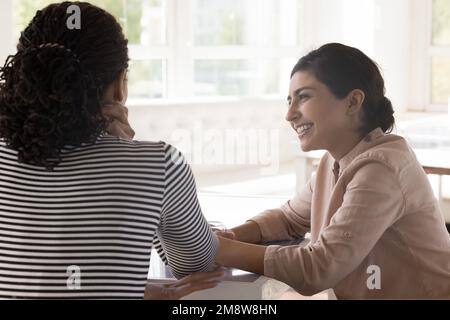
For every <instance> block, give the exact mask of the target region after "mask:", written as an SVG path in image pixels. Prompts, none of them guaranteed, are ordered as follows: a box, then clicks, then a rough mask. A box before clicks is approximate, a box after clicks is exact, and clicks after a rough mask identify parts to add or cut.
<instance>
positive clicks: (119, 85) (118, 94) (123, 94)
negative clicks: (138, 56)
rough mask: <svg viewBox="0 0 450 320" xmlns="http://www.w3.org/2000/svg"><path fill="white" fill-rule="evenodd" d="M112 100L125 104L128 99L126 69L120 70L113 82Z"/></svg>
mask: <svg viewBox="0 0 450 320" xmlns="http://www.w3.org/2000/svg"><path fill="white" fill-rule="evenodd" d="M113 90H114V93H113V95H114V100H115V101H118V102H120V103H122V104H125V103H126V101H127V99H128V70H126V69H125V70H123V71H121V72H120V73H119V74H118V76H117V78H116V80H114V84H113Z"/></svg>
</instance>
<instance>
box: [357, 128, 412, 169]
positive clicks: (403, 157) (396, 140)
mask: <svg viewBox="0 0 450 320" xmlns="http://www.w3.org/2000/svg"><path fill="white" fill-rule="evenodd" d="M353 162H354V164H358V163H360V162H364V163H370V162H377V163H380V164H383V165H385V166H386V167H388V168H389V169H391V170H393V171H394V172H395V171H400V170H402V169H404V168H406V167H408V165H409V164H411V163H416V162H417V159H416V156H415V154H414V151H413V149H412V148H411V146H410V145H409V143H408V142H407V140H406V139H405V138H404V137H402V136H399V135H395V134H385V135H383V136H382V137H380V138H378V139H377V141H374V142H373V145H372V146H371V147H370V148H367V149H366V150H365V151H364V152H362V153H361V154H359V155H358V156H357V157H356V158H355V159H354V161H353Z"/></svg>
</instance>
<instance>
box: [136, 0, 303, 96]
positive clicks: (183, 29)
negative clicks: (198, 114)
mask: <svg viewBox="0 0 450 320" xmlns="http://www.w3.org/2000/svg"><path fill="white" fill-rule="evenodd" d="M253 1H254V0H253ZM165 3H166V8H165V10H164V11H165V14H166V25H167V44H166V45H165V46H162V47H147V48H145V47H142V46H139V45H130V46H129V48H130V57H131V59H163V60H165V61H168V63H167V77H165V78H164V77H163V81H164V88H165V92H164V94H163V95H164V97H165V98H164V100H169V101H170V100H177V99H179V98H186V97H193V84H194V61H195V60H196V59H202V58H204V59H266V58H267V59H270V58H274V59H283V58H298V57H299V55H300V54H301V52H302V51H303V47H302V44H300V45H298V46H295V47H278V46H274V47H257V46H255V47H252V46H194V45H193V28H192V26H193V23H192V19H193V18H194V15H193V1H192V0H166V2H165ZM255 3H257V1H255ZM169 13H170V14H169ZM300 21H301V22H303V21H304V20H303V17H301V18H300ZM299 29H300V30H301V31H300V32H303V30H304V27H303V25H301V26H300V28H299ZM180 53H181V54H180ZM280 77H281V78H283V79H280V81H281V82H280V83H283V81H282V80H284V79H288V77H289V75H288V74H280ZM286 90H287V87H286ZM282 96H284V95H283V94H282V93H280V97H282ZM223 98H233V97H230V96H226V97H223V96H216V97H207V99H208V100H218V101H222V100H223ZM247 98H248V97H247ZM277 98H279V97H277ZM195 99H197V97H194V98H189V100H195ZM198 99H199V100H203V99H204V98H200V97H198ZM252 99H254V97H253V98H252ZM256 99H258V98H256ZM148 100H149V101H152V100H154V99H148ZM157 100H161V99H157Z"/></svg>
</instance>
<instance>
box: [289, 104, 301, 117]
mask: <svg viewBox="0 0 450 320" xmlns="http://www.w3.org/2000/svg"><path fill="white" fill-rule="evenodd" d="M298 117H300V111H299V110H298V109H297V108H296V106H295V105H294V104H293V103H290V104H289V108H288V111H287V113H286V121H293V120H295V119H297V118H298Z"/></svg>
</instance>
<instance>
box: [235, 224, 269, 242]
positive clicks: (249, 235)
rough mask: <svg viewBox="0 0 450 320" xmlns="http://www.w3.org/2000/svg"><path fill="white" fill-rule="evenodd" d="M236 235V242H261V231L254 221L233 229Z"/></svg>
mask: <svg viewBox="0 0 450 320" xmlns="http://www.w3.org/2000/svg"><path fill="white" fill-rule="evenodd" d="M231 231H233V233H234V235H235V240H238V241H242V242H247V243H260V242H261V238H262V237H261V229H260V228H259V226H258V224H257V223H256V222H254V221H248V222H246V223H244V224H241V225H240V226H237V227H234V228H232V229H231Z"/></svg>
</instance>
